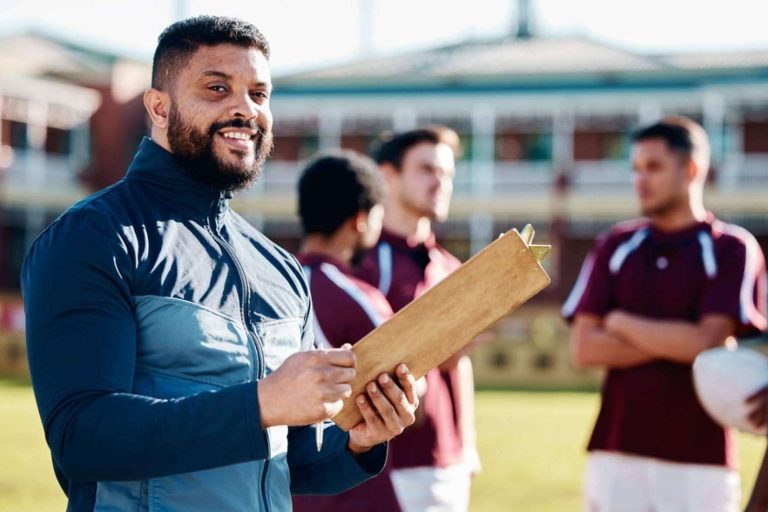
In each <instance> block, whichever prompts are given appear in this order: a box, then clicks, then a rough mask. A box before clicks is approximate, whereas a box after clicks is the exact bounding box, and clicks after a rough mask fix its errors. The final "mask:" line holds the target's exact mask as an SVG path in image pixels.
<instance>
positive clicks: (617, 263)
mask: <svg viewBox="0 0 768 512" xmlns="http://www.w3.org/2000/svg"><path fill="white" fill-rule="evenodd" d="M647 237H648V228H644V229H641V230H639V231H637V232H635V234H634V235H632V238H630V239H629V240H627V241H626V242H624V243H622V244H621V245H619V246H618V247H617V248H616V252H614V253H613V256H611V260H610V261H609V262H608V268H609V269H610V271H611V274H613V275H616V274H618V273H619V270H621V266H622V265H623V264H624V261H626V259H627V257H628V256H629V255H630V254H632V253H633V252H634V251H635V250H636V249H637V248H638V247H640V244H642V243H643V240H645V239H646V238H647Z"/></svg>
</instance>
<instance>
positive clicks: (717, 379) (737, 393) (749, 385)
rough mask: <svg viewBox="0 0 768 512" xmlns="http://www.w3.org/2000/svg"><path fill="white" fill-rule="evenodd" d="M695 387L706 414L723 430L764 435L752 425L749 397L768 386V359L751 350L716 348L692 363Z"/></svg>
mask: <svg viewBox="0 0 768 512" xmlns="http://www.w3.org/2000/svg"><path fill="white" fill-rule="evenodd" d="M693 383H694V385H695V387H696V394H697V395H698V397H699V401H700V402H701V405H702V406H704V410H705V411H707V412H708V413H709V415H710V416H712V418H713V419H714V420H715V421H717V422H718V423H719V424H720V425H722V426H724V427H733V428H737V429H739V430H741V431H742V432H750V433H752V434H756V435H765V434H766V428H765V427H763V428H760V429H758V428H757V427H755V426H754V425H753V424H752V423H751V422H750V421H749V413H750V412H751V411H752V410H753V408H754V406H751V407H750V406H749V405H747V403H746V399H747V397H749V396H750V395H752V394H754V393H755V392H757V391H758V390H760V389H762V388H764V387H766V386H768V358H766V357H765V356H764V355H762V354H760V353H759V352H757V351H755V350H751V349H748V348H736V349H733V348H725V347H721V348H713V349H710V350H706V351H704V352H702V353H701V354H699V356H698V357H697V358H696V360H695V361H694V362H693Z"/></svg>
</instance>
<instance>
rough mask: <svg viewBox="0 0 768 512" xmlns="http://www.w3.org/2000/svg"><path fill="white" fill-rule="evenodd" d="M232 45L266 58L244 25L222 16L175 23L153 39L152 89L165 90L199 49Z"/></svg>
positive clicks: (261, 43) (261, 40) (264, 45)
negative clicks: (259, 52)
mask: <svg viewBox="0 0 768 512" xmlns="http://www.w3.org/2000/svg"><path fill="white" fill-rule="evenodd" d="M219 44H233V45H236V46H242V47H245V48H251V47H253V48H257V49H258V50H260V51H261V52H262V53H263V54H264V56H265V57H266V58H269V43H268V42H267V40H266V38H265V37H264V35H263V34H262V33H261V32H259V29H257V28H256V27H254V26H253V25H251V24H250V23H248V22H247V21H243V20H239V19H237V18H227V17H224V16H195V17H194V18H187V19H185V20H181V21H177V22H176V23H174V24H173V25H171V26H169V27H168V28H166V29H165V30H163V33H162V34H160V37H159V38H158V39H157V48H156V49H155V56H154V57H153V59H152V87H154V88H155V89H159V90H165V89H167V88H168V87H169V85H170V83H171V81H172V79H173V77H175V76H176V75H178V73H179V71H180V70H181V69H182V68H183V67H184V66H185V65H186V64H187V63H188V62H189V59H190V58H191V57H192V55H194V53H195V52H196V51H197V49H198V48H200V46H216V45H219Z"/></svg>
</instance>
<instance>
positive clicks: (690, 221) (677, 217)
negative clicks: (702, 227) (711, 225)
mask: <svg viewBox="0 0 768 512" xmlns="http://www.w3.org/2000/svg"><path fill="white" fill-rule="evenodd" d="M706 218H707V210H706V209H705V208H704V204H703V202H698V203H696V204H686V205H685V206H683V207H681V208H676V209H674V210H671V211H669V212H665V213H664V214H661V215H654V216H651V223H653V225H654V226H655V227H656V228H657V229H658V230H659V231H664V232H667V233H672V232H675V231H680V230H682V229H685V228H687V227H689V226H692V225H694V224H697V223H699V222H704V221H705V220H706Z"/></svg>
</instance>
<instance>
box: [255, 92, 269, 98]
mask: <svg viewBox="0 0 768 512" xmlns="http://www.w3.org/2000/svg"><path fill="white" fill-rule="evenodd" d="M251 94H252V95H253V96H254V97H255V98H261V99H265V100H266V99H269V93H267V92H266V91H256V92H253V93H251Z"/></svg>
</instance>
